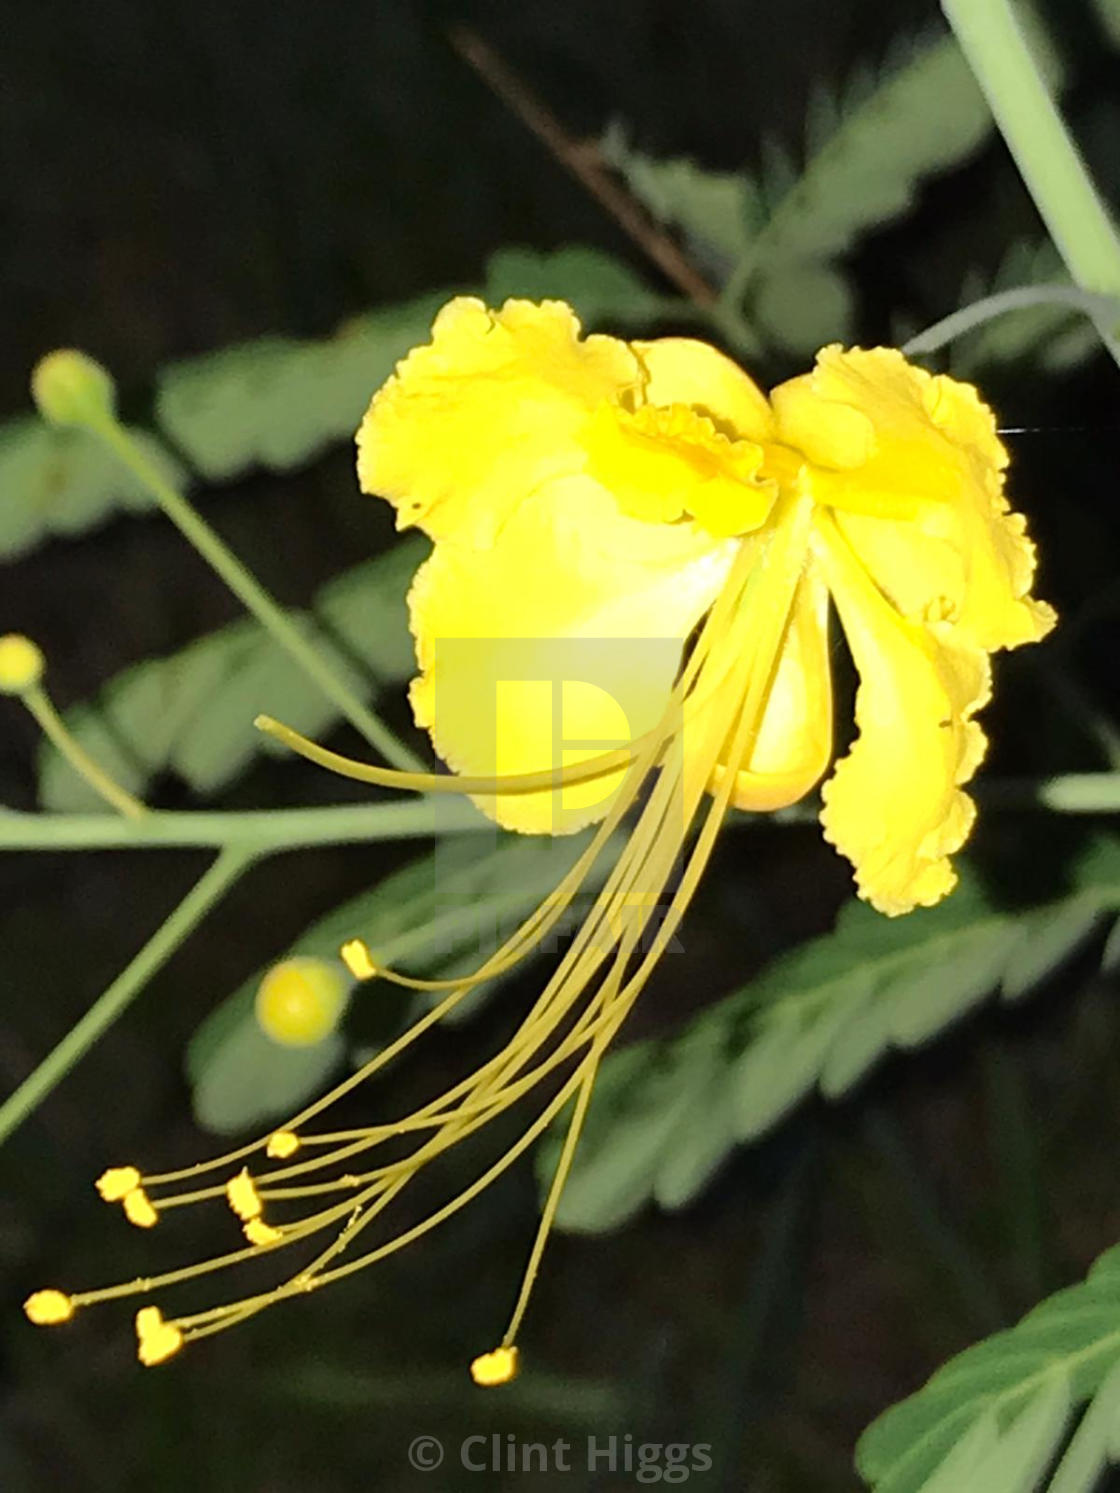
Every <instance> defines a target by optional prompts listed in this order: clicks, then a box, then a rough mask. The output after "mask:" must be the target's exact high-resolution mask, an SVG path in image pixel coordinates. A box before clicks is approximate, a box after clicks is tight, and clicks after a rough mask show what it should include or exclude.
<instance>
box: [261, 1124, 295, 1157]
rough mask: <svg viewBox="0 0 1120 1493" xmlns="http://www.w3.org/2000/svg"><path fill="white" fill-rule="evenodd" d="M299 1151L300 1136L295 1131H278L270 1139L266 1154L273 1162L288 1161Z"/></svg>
mask: <svg viewBox="0 0 1120 1493" xmlns="http://www.w3.org/2000/svg"><path fill="white" fill-rule="evenodd" d="M298 1150H299V1136H298V1135H296V1133H295V1131H293V1130H277V1131H275V1132H274V1133H273V1134H272V1135H270V1136H269V1137H268V1145H267V1146H266V1147H265V1151H266V1154H267V1155H268V1156H270V1157H271V1158H272V1160H273V1161H287V1159H288V1157H289V1156H294V1155H295V1154H296V1152H297V1151H298Z"/></svg>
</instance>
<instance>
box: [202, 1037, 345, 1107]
mask: <svg viewBox="0 0 1120 1493" xmlns="http://www.w3.org/2000/svg"><path fill="white" fill-rule="evenodd" d="M344 1051H345V1047H344V1044H343V1041H342V1038H341V1037H340V1036H339V1035H338V1033H337V1032H332V1033H331V1035H330V1036H329V1037H328V1038H327V1039H326V1041H325V1042H320V1043H318V1044H317V1045H316V1046H314V1047H281V1046H280V1045H279V1044H278V1043H276V1042H272V1041H270V1040H269V1038H268V1037H266V1036H265V1034H264V1033H263V1032H262V1031H261V1029H260V1027H259V1026H258V1025H257V1023H256V1020H255V1018H254V1016H253V1013H252V1009H251V1008H250V1009H249V1010H248V1011H247V1012H245V1013H243V1014H242V1016H241V1018H240V1020H238V1021H235V1022H231V1023H230V1025H229V1028H228V1030H227V1031H226V1032H225V1034H224V1036H223V1038H222V1040H221V1041H220V1042H216V1043H215V1044H214V1045H213V1047H212V1050H211V1051H210V1053H209V1056H208V1058H207V1060H206V1061H205V1062H204V1063H200V1065H199V1072H198V1076H197V1078H196V1080H195V1083H194V1085H193V1088H192V1091H191V1107H192V1109H193V1111H194V1117H195V1120H196V1121H197V1123H198V1124H199V1125H200V1126H201V1127H202V1128H203V1130H209V1131H210V1132H211V1133H212V1134H214V1135H232V1134H234V1133H236V1132H237V1131H239V1130H247V1129H252V1128H254V1127H258V1126H263V1125H266V1124H268V1123H269V1122H270V1121H274V1120H277V1119H282V1118H283V1117H284V1116H285V1115H290V1114H292V1113H293V1112H294V1111H295V1110H297V1109H299V1108H300V1106H301V1105H302V1104H303V1103H304V1102H305V1100H307V1099H308V1098H309V1097H310V1096H311V1095H312V1094H314V1093H315V1092H316V1091H317V1090H318V1089H319V1088H321V1087H322V1085H323V1084H324V1083H325V1082H326V1079H327V1077H328V1075H329V1074H330V1073H331V1072H332V1071H333V1069H335V1068H337V1067H338V1065H339V1063H340V1062H341V1061H342V1056H343V1053H344Z"/></svg>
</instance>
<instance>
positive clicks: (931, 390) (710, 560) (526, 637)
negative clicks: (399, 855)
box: [358, 299, 1053, 914]
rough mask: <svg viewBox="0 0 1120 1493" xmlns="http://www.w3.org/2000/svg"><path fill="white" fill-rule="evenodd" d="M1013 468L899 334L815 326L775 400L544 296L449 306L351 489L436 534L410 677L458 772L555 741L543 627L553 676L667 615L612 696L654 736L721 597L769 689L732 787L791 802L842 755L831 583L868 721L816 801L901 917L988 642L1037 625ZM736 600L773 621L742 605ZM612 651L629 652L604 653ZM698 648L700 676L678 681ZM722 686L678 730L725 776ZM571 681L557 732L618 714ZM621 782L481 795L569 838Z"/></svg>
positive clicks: (1047, 615)
mask: <svg viewBox="0 0 1120 1493" xmlns="http://www.w3.org/2000/svg"><path fill="white" fill-rule="evenodd" d="M1006 465H1007V456H1006V453H1005V451H1004V449H1003V446H1002V445H1001V444H1000V441H999V439H998V437H997V435H996V430H995V422H994V420H993V418H992V415H991V412H990V411H989V410H988V409H987V407H986V406H985V405H984V404H982V403H981V401H980V399H979V397H978V396H977V394H976V391H975V390H974V389H973V388H971V387H970V386H969V385H966V384H961V383H957V382H956V381H954V380H953V379H950V378H946V377H943V376H942V377H934V376H932V375H930V374H928V373H926V372H925V371H923V370H922V369H919V368H915V367H913V366H912V365H911V364H909V363H907V361H906V360H905V358H904V357H903V356H902V354H901V353H898V352H894V351H891V350H888V349H882V348H879V349H875V350H872V351H860V350H855V351H843V350H842V349H840V348H838V347H829V348H826V349H825V350H824V351H823V352H822V353H821V354H820V355H819V357H818V359H817V366H816V368H815V369H814V371H813V372H812V373H810V374H806V375H804V376H803V377H801V378H795V379H792V380H790V381H789V382H788V383H786V384H783V385H781V386H780V387H779V388H777V389H776V390H775V391H774V393H773V395H772V396H771V398H770V400H769V401H767V400H766V398H765V397H764V396H763V395H762V394H761V392H760V391H759V390H758V389H757V388H756V387H755V385H754V384H753V383H752V382H751V381H750V379H748V377H747V376H746V374H745V373H743V372H742V371H741V370H740V369H739V368H737V367H736V366H735V365H734V364H733V363H731V362H730V361H729V360H728V359H727V358H725V357H724V356H723V355H722V354H721V353H718V352H716V351H715V350H714V349H713V348H711V347H708V346H706V345H705V344H703V343H700V342H694V341H691V340H687V339H682V338H664V339H662V340H660V341H657V342H635V343H624V342H620V341H617V340H615V339H613V338H609V337H589V338H586V339H581V337H580V335H579V323H578V322H577V321H576V318H575V316H574V315H573V313H572V312H571V310H570V309H569V308H568V307H567V306H565V305H563V304H561V303H559V302H546V303H545V304H543V305H540V306H536V305H532V304H530V303H528V302H524V301H510V302H508V303H507V304H506V306H505V307H504V308H503V309H502V310H501V311H499V312H491V311H488V310H486V308H485V307H484V306H482V305H481V303H479V302H478V301H475V300H469V299H460V300H455V301H452V302H451V304H450V305H448V306H447V307H445V308H444V310H443V311H442V312H441V313H440V316H439V318H438V319H437V321H436V324H435V328H434V332H433V337H432V341H431V343H430V344H429V345H428V346H426V347H423V348H420V349H418V350H417V351H415V352H413V353H412V354H411V356H410V357H408V358H407V359H406V360H405V361H404V362H403V363H402V364H401V366H400V367H399V368H398V370H397V372H396V374H395V375H394V376H393V377H392V378H391V379H390V380H389V382H388V383H387V384H386V386H385V387H384V388H383V389H382V390H381V391H380V392H379V393H378V394H377V395H376V396H375V397H374V400H373V403H372V405H371V406H370V410H369V413H368V414H367V416H366V418H365V421H364V422H363V425H362V428H361V431H360V432H359V436H358V471H359V476H360V479H361V483H362V486H363V487H364V488H365V489H366V490H367V491H368V492H374V493H380V494H381V495H383V496H385V497H387V498H389V499H390V501H392V502H393V503H394V504H395V505H396V507H397V512H398V523H399V525H400V526H401V527H404V526H406V525H411V524H417V525H419V526H420V527H421V528H423V529H424V530H425V531H426V532H427V533H428V534H429V535H430V536H431V537H432V539H433V540H434V541H435V547H434V550H433V552H432V556H431V558H430V559H429V560H428V561H427V563H426V564H425V565H424V566H423V567H422V568H421V570H420V572H419V573H418V575H417V577H416V581H415V583H414V586H413V589H412V594H411V598H410V605H411V611H412V626H413V631H414V633H415V635H416V642H417V655H418V659H419V663H420V668H421V673H420V676H419V678H418V679H417V680H416V681H415V682H414V684H413V689H412V700H413V708H414V710H415V713H416V717H417V720H418V721H419V722H420V724H422V725H424V726H426V727H427V728H428V729H429V730H430V731H431V733H432V737H433V740H434V742H435V744H436V747H437V750H438V751H439V753H440V755H441V756H442V757H443V758H444V760H445V761H447V762H448V763H449V764H450V765H451V766H452V767H453V768H455V769H456V770H457V771H458V772H461V773H465V774H480V775H486V774H495V773H497V774H511V773H512V774H516V773H524V772H529V771H532V770H533V769H539V768H541V767H547V766H556V765H558V764H557V763H555V762H554V760H553V744H552V740H551V733H552V730H553V722H552V720H551V718H550V716H549V714H548V712H547V711H544V710H541V709H540V708H539V707H538V708H535V702H537V701H538V700H539V699H540V689H539V680H540V679H542V678H543V679H545V680H554V679H555V678H556V677H557V660H558V659H559V658H562V655H561V654H557V651H556V648H555V643H556V640H566V641H567V642H568V643H569V644H570V648H569V655H570V662H571V673H570V675H569V676H567V677H568V679H569V684H568V686H567V687H568V688H569V689H570V688H571V684H572V682H578V681H580V680H581V679H583V678H584V677H585V675H586V670H587V662H588V651H589V648H591V649H598V650H605V649H609V647H610V643H611V640H634V639H651V638H656V639H672V640H673V644H674V646H673V647H671V648H666V649H664V650H663V651H662V653H661V654H660V655H659V666H658V667H657V668H650V669H649V670H648V671H646V672H645V674H644V675H643V677H642V679H641V681H640V683H641V695H640V698H639V697H638V696H636V694H635V691H634V690H633V689H630V690H629V691H628V692H627V699H628V701H631V702H636V708H632V709H631V711H630V712H629V715H630V718H629V721H628V725H629V727H630V734H631V735H632V736H633V737H640V736H642V735H644V734H645V733H647V732H649V731H651V730H654V729H655V728H656V727H657V724H658V722H659V721H660V720H661V719H662V718H663V717H664V715H665V713H666V711H667V709H669V708H670V699H671V694H672V689H673V684H674V681H675V679H676V677H677V674H678V670H679V667H680V661H681V657H682V654H683V650H684V647H685V644H686V641H687V639H688V638H689V637H690V635H691V634H692V633H693V631H694V629H695V628H696V627H697V625H698V624H699V622H700V620H701V618H702V617H704V615H705V614H707V613H709V611H710V609H711V607H712V604H713V602H714V601H715V599H716V597H717V596H720V595H721V594H722V595H724V596H725V597H726V596H727V595H728V593H731V603H730V605H729V607H728V611H727V614H726V618H725V620H724V622H723V624H722V625H723V630H724V633H726V632H728V631H735V630H736V629H738V630H741V631H743V632H744V642H745V646H746V648H747V649H748V650H749V652H750V654H751V667H750V670H749V677H750V679H751V681H752V685H753V687H754V690H755V694H756V695H757V698H756V699H754V700H753V701H752V710H753V719H751V720H749V721H747V722H746V723H745V726H744V730H745V733H746V738H747V742H746V746H745V748H744V750H743V752H742V753H741V757H740V760H738V761H737V762H736V764H735V771H734V784H733V787H732V790H731V802H732V803H734V804H735V805H736V806H737V807H739V808H745V809H769V808H777V807H779V806H781V805H783V804H789V803H793V802H794V801H796V800H797V799H799V798H801V797H803V796H804V795H805V794H806V793H808V792H809V791H810V789H812V788H813V787H814V785H815V784H816V783H817V782H818V781H819V780H820V778H821V777H822V776H823V775H824V773H825V770H826V768H827V766H828V763H829V761H830V758H831V755H832V719H831V717H832V707H831V687H830V679H829V642H828V612H829V604H828V598H829V596H831V598H832V601H833V602H834V604H835V608H836V611H837V613H838V614H839V617H840V622H841V624H842V626H843V628H844V631H845V633H846V635H847V639H848V643H849V646H850V648H851V651H852V654H853V656H854V658H855V662H856V666H857V668H858V670H859V673H860V679H861V684H860V690H859V695H858V697H857V701H856V720H857V724H858V726H859V736H858V739H857V740H856V743H855V745H854V746H853V748H852V750H851V752H850V754H849V755H848V756H847V757H846V758H845V759H844V760H843V761H842V762H841V763H840V764H839V766H838V767H837V769H836V771H835V772H834V774H833V776H832V778H831V779H830V781H829V782H827V783H826V784H825V786H824V789H823V798H824V802H825V810H824V813H823V815H822V822H823V825H824V830H825V834H826V835H827V836H828V838H829V839H830V840H831V841H832V842H833V843H834V844H835V845H836V846H837V847H838V848H839V849H840V850H842V851H843V852H844V853H845V854H846V855H847V856H848V857H849V858H850V859H851V860H852V862H853V863H854V865H855V868H856V876H857V881H858V885H859V890H860V893H861V895H863V896H864V897H866V898H867V899H868V900H869V901H871V902H872V903H873V904H874V905H875V906H876V907H878V908H879V909H880V910H881V911H883V912H886V913H892V914H893V913H901V912H907V911H909V910H910V909H911V908H912V907H914V906H916V905H919V904H923V905H928V904H930V903H933V902H936V901H937V900H939V898H941V897H943V896H944V895H945V893H946V892H947V891H949V890H950V888H951V887H952V885H953V881H954V874H953V872H952V869H951V867H950V865H949V861H948V856H949V855H950V854H951V853H952V852H953V851H955V850H956V849H958V848H959V846H960V845H961V843H962V841H963V840H964V838H965V836H966V835H967V833H968V829H969V826H970V824H971V822H972V815H973V809H972V804H971V802H970V801H969V799H968V798H967V797H966V796H965V795H964V794H963V793H962V792H961V785H962V784H963V783H965V782H967V781H968V779H969V778H970V777H971V776H972V774H973V772H974V771H975V769H976V766H977V764H978V763H979V761H980V758H981V755H982V753H983V747H984V738H983V736H982V734H981V732H980V728H979V726H978V725H977V724H976V722H975V721H974V719H973V716H974V714H975V712H976V711H977V710H978V709H979V708H980V707H981V706H982V705H983V704H984V703H985V701H986V700H987V698H988V695H989V690H990V684H989V670H988V654H989V653H991V652H992V651H993V650H995V649H997V648H1009V647H1015V646H1016V645H1018V644H1019V643H1024V642H1030V641H1033V640H1035V639H1037V638H1040V637H1042V636H1043V634H1044V633H1045V632H1046V631H1047V630H1048V629H1049V628H1050V626H1051V625H1052V623H1053V615H1052V613H1051V611H1050V609H1049V608H1048V607H1046V606H1045V605H1044V604H1042V603H1039V602H1035V601H1032V600H1031V599H1030V597H1029V595H1028V592H1029V589H1030V584H1031V578H1032V575H1033V572H1034V551H1033V547H1032V546H1031V544H1030V542H1029V540H1028V539H1027V538H1026V536H1025V533H1024V524H1023V520H1022V518H1021V517H1020V516H1019V515H1018V514H1014V513H1011V512H1010V511H1009V509H1008V505H1007V500H1006V498H1005V497H1004V492H1003V473H1004V469H1005V467H1006ZM745 614H751V615H752V616H757V617H758V618H759V619H764V623H765V625H757V626H752V627H751V628H750V629H745V630H744V629H742V628H741V627H740V623H741V619H742V617H743V616H744V615H745ZM462 639H479V640H486V641H485V643H484V644H483V645H482V646H478V647H475V648H473V649H468V648H464V647H462V646H460V644H459V642H458V641H457V640H462ZM451 640H455V641H453V642H451ZM449 642H451V645H450V646H449ZM534 652H535V653H536V654H537V655H539V664H540V667H539V668H538V669H537V670H536V672H535V673H534V671H533V662H534V659H533V654H534ZM629 656H630V655H629V654H628V652H627V649H625V648H619V649H618V650H617V658H618V668H619V670H620V671H624V670H625V669H626V667H627V661H628V658H629ZM712 672H713V671H712V668H711V665H710V664H709V665H708V667H707V668H706V669H703V668H702V669H701V670H700V671H699V672H698V674H697V679H696V684H695V689H694V691H693V693H694V694H696V695H702V694H703V692H704V685H703V683H702V682H701V676H703V675H704V674H711V673H712ZM705 682H707V681H705ZM710 690H711V693H710V698H709V699H707V700H705V701H704V702H703V704H697V706H696V708H695V709H694V710H693V711H692V712H691V716H692V719H690V718H689V712H688V711H686V712H685V720H684V722H683V736H684V751H685V753H686V755H689V754H691V755H692V756H693V757H694V758H695V759H696V760H697V761H699V760H700V759H701V757H702V756H703V754H704V751H705V747H704V746H703V744H702V738H703V735H704V732H705V730H706V729H707V727H708V724H709V722H712V721H715V722H716V723H717V730H716V733H715V734H716V735H717V736H721V738H722V739H721V740H720V742H719V745H720V747H721V750H720V751H719V752H717V753H716V754H715V755H714V758H713V760H712V761H711V762H710V763H708V764H707V784H708V786H709V787H710V788H713V789H714V788H717V787H718V785H719V784H720V783H721V781H722V779H723V776H724V773H725V772H726V770H727V767H728V761H727V757H728V752H729V750H730V746H731V743H732V737H733V733H734V730H735V727H736V725H737V723H738V722H739V721H740V720H741V719H742V716H743V703H744V700H743V691H742V688H741V687H740V686H739V685H738V684H737V683H736V684H733V683H732V672H731V671H728V670H725V671H724V673H723V675H722V676H721V677H720V678H719V679H718V681H714V682H712V683H711V685H710ZM565 703H567V702H565ZM573 705H574V706H575V713H576V717H577V719H576V723H575V729H574V730H572V731H571V732H568V721H567V719H565V731H566V734H570V735H573V736H578V737H586V738H592V739H600V740H606V739H609V738H611V737H612V736H617V734H618V732H617V716H618V710H617V705H616V702H615V701H614V700H613V699H612V698H611V696H610V694H609V693H608V692H607V691H605V690H604V689H601V688H600V689H598V690H595V691H591V690H587V689H585V690H584V691H583V692H582V694H581V695H580V696H579V698H578V700H574V701H573ZM495 709H496V710H497V727H496V729H495V727H494V725H493V719H494V713H495ZM693 743H695V745H693ZM595 754H596V751H595V748H588V749H586V750H584V751H583V752H580V751H575V752H570V753H568V754H567V757H566V761H565V764H564V765H571V764H573V763H575V762H578V761H581V760H586V759H590V758H593V757H594V756H595ZM622 776H623V770H622V769H620V770H619V771H617V772H616V773H614V774H613V775H610V776H603V777H600V778H598V779H594V780H591V781H589V782H586V783H584V784H583V785H582V786H581V787H579V788H576V789H572V788H567V789H565V790H564V793H563V795H562V797H561V799H560V801H559V802H558V801H557V795H556V793H555V792H553V791H544V792H541V793H536V794H526V793H521V794H517V795H507V796H500V795H499V796H494V797H483V798H481V799H480V800H479V801H480V802H481V804H482V806H483V807H484V808H485V809H486V810H487V811H488V812H490V813H491V814H493V816H494V817H495V818H496V819H497V820H498V821H499V822H500V823H502V824H504V825H506V826H507V827H508V828H511V829H518V830H524V831H534V832H535V831H549V832H552V833H556V832H563V831H566V830H570V829H575V828H578V827H580V826H581V825H582V824H583V823H586V822H588V821H591V820H594V819H597V818H601V817H602V816H603V815H604V814H605V813H606V812H607V809H608V807H609V804H610V802H611V795H612V791H615V790H617V788H618V786H619V784H620V782H621V779H622Z"/></svg>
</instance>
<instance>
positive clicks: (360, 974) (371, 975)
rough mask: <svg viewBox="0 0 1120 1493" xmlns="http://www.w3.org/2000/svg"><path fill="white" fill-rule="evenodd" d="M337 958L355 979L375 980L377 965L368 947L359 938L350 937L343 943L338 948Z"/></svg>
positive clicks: (377, 972) (377, 971)
mask: <svg viewBox="0 0 1120 1493" xmlns="http://www.w3.org/2000/svg"><path fill="white" fill-rule="evenodd" d="M338 953H339V958H340V959H341V960H342V962H343V964H345V966H346V968H347V969H348V970H349V971H350V973H351V974H352V975H353V976H354V978H355V980H376V979H377V976H378V974H379V970H378V968H377V965H376V964H375V963H374V962H373V957H372V956H371V954H370V951H369V949H368V948H367V947H366V945H365V944H364V943H363V942H362V940H361V939H360V938H352V939H350V941H349V942H348V943H344V944H343V945H342V948H341V949H339V951H338Z"/></svg>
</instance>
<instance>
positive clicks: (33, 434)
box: [0, 415, 186, 559]
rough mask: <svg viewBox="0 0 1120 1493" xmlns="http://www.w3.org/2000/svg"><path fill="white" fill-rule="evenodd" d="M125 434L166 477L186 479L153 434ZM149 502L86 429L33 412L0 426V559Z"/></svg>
mask: <svg viewBox="0 0 1120 1493" xmlns="http://www.w3.org/2000/svg"><path fill="white" fill-rule="evenodd" d="M132 436H133V438H134V439H135V440H136V441H137V442H138V443H139V445H140V447H141V449H142V450H143V452H144V454H145V455H146V456H147V457H148V459H149V460H150V461H152V462H154V463H155V465H156V466H157V467H158V469H159V471H160V472H161V474H162V475H163V476H164V477H166V478H167V480H168V481H169V482H172V483H176V484H181V483H183V482H185V480H186V476H185V473H184V472H183V470H182V468H181V467H180V465H179V463H178V462H177V461H175V459H174V458H173V457H172V456H171V455H170V454H169V452H168V451H167V449H166V448H165V447H164V446H163V445H161V443H160V442H159V441H158V440H156V438H155V437H154V436H152V435H149V434H147V432H146V431H143V430H133V431H132ZM154 505H155V499H154V498H153V497H151V495H150V494H149V493H148V490H147V488H145V487H143V486H142V485H141V484H140V482H139V481H138V480H137V478H136V477H135V476H134V475H133V474H132V473H131V472H130V471H128V469H127V468H126V467H124V466H122V465H121V463H120V462H119V461H118V460H117V458H116V457H115V456H114V455H113V454H112V452H110V451H107V450H106V449H105V447H104V446H103V445H102V444H101V442H100V441H99V440H97V438H96V437H95V436H92V435H90V434H89V433H88V432H87V431H82V430H63V429H57V428H55V427H53V426H49V425H46V424H44V423H43V421H42V420H40V419H39V418H38V417H37V416H34V415H29V416H26V417H25V418H21V419H18V420H9V421H8V422H7V423H6V424H4V425H0V559H14V558H15V557H16V556H17V555H22V554H26V552H27V551H28V550H31V549H33V548H34V547H35V546H36V545H37V544H41V543H42V542H43V541H44V540H46V539H49V538H51V537H52V536H53V535H65V536H71V535H74V534H80V533H82V532H83V531H84V530H86V529H89V528H92V527H93V526H94V525H95V524H98V523H102V522H104V521H105V520H106V519H108V518H111V517H112V516H113V514H115V513H117V512H120V511H122V510H123V511H129V512H139V511H141V510H143V509H146V508H151V507H153V506H154Z"/></svg>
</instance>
